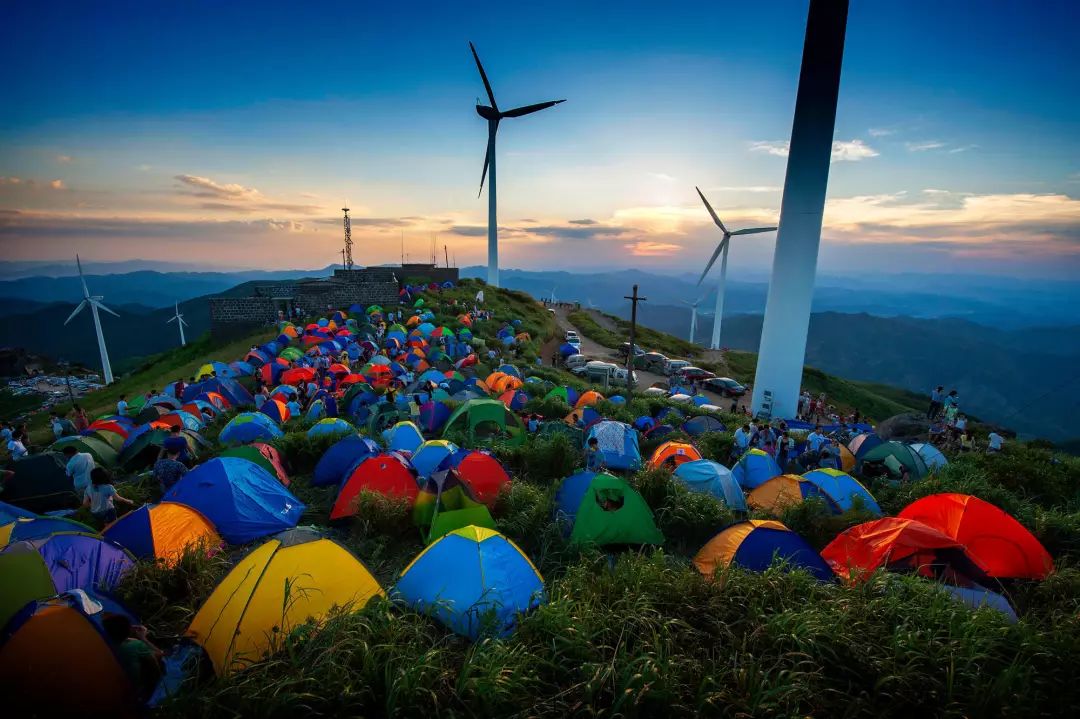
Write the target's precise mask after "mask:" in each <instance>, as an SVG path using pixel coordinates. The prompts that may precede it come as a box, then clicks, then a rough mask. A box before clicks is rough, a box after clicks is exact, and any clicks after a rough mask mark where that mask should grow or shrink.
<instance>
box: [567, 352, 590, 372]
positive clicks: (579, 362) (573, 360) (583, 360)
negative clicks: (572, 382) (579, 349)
mask: <svg viewBox="0 0 1080 719" xmlns="http://www.w3.org/2000/svg"><path fill="white" fill-rule="evenodd" d="M588 363H589V358H588V357H586V356H585V355H570V356H569V357H567V358H566V360H565V362H564V364H565V365H566V369H568V370H570V371H571V372H573V371H574V370H576V369H577V368H578V367H582V368H584V367H585V365H587V364H588Z"/></svg>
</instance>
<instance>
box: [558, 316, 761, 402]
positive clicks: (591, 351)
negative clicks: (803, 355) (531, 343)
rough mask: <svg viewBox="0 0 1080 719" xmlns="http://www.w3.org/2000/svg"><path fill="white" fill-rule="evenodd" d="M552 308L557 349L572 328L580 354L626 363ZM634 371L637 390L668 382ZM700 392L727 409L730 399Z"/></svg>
mask: <svg viewBox="0 0 1080 719" xmlns="http://www.w3.org/2000/svg"><path fill="white" fill-rule="evenodd" d="M554 310H555V321H556V323H557V324H558V325H559V336H558V340H559V342H558V344H554V348H555V349H557V348H558V347H559V346H560V345H561V344H562V337H563V336H564V335H565V334H566V331H567V330H574V331H575V332H577V333H578V337H580V338H581V354H583V355H585V356H586V357H588V358H589V359H598V360H604V361H606V362H614V363H615V364H617V365H619V366H620V367H622V366H624V365H625V364H626V363H625V361H624V360H623V358H622V357H621V356H620V355H619V353H618V352H617V351H616V350H615V349H614V348H612V347H605V346H604V345H601V344H599V343H598V342H596V341H594V340H592V339H589V338H588V337H586V336H585V333H583V332H582V331H581V329H579V328H578V327H575V326H574V324H573V323H572V322H570V320H569V318H568V314H569V310H567V309H565V308H562V307H556V308H554ZM596 319H597V322H603V323H606V324H610V321H609V320H607V318H606V317H603V316H602V315H599V316H597V317H596ZM608 329H610V330H612V331H617V330H616V328H615V327H613V326H611V327H608ZM545 349H546V348H545ZM552 351H554V350H547V352H546V356H545V357H544V362H545V363H549V362H550V361H551V352H552ZM635 372H636V373H637V387H638V389H639V390H641V389H646V388H648V387H652V386H653V385H654V384H657V383H661V382H662V383H664V384H665V385H666V384H667V382H668V377H666V376H664V375H661V374H656V373H654V372H646V371H645V370H640V369H639V370H635ZM701 394H703V395H705V396H706V397H708V398H709V399H710V400H711V402H712V404H715V405H716V406H718V407H723V408H724V409H728V408H730V406H731V399H729V398H725V397H721V396H720V395H718V394H716V393H715V392H705V391H703V392H701ZM749 400H750V398H749V397H743V398H741V399H740V400H739V406H740V407H745V406H747V405H748V403H749Z"/></svg>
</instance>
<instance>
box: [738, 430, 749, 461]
mask: <svg viewBox="0 0 1080 719" xmlns="http://www.w3.org/2000/svg"><path fill="white" fill-rule="evenodd" d="M749 446H750V425H746V424H744V425H743V426H742V427H739V428H738V429H737V430H735V452H736V454H738V455H739V456H742V454H743V452H745V451H746V450H747V448H748V447H749Z"/></svg>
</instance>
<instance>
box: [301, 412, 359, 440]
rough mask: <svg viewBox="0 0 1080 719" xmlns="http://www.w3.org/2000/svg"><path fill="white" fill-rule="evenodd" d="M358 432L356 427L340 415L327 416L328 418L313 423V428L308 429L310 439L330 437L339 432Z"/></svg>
mask: <svg viewBox="0 0 1080 719" xmlns="http://www.w3.org/2000/svg"><path fill="white" fill-rule="evenodd" d="M355 432H356V427H353V426H352V425H351V424H349V423H348V422H346V421H345V420H343V419H339V418H338V417H327V418H326V419H320V420H319V421H318V422H316V423H315V424H313V425H311V428H310V429H309V430H308V431H307V436H308V439H313V438H315V437H329V436H333V435H338V434H353V433H355Z"/></svg>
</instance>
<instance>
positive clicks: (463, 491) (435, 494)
mask: <svg viewBox="0 0 1080 719" xmlns="http://www.w3.org/2000/svg"><path fill="white" fill-rule="evenodd" d="M413 523H414V524H416V526H417V527H419V528H420V533H421V535H422V536H423V538H424V542H425V543H428V544H430V543H431V542H434V541H435V540H436V539H438V538H439V537H442V536H443V535H445V534H447V533H449V532H452V531H453V530H455V529H460V528H462V527H467V526H469V525H475V526H477V527H487V528H490V529H494V528H495V520H494V519H493V518H492V516H491V512H489V511H488V508H487V507H486V506H484V505H483V504H482V503H481V502H478V501H477V500H476V497H474V496H473V493H472V490H471V489H470V488H469V485H468V484H466V483H465V482H464V481H463V480H462V479H461V476H460V475H459V474H458V473H457V471H456V470H453V469H447V470H443V471H440V472H435V473H434V474H433V475H431V477H429V478H428V480H427V481H426V482H425V483H424V485H423V486H422V487H421V489H420V492H419V494H417V496H416V502H415V504H414V505H413Z"/></svg>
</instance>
